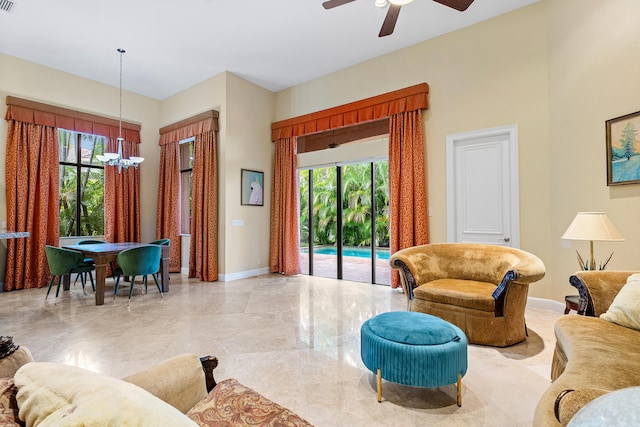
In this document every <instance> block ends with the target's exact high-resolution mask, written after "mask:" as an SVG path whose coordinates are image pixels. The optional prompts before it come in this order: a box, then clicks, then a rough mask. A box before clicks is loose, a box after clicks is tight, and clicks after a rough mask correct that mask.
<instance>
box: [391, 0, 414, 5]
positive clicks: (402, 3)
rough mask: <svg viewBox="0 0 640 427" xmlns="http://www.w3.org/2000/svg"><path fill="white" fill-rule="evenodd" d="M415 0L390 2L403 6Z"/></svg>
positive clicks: (393, 0) (392, 0) (394, 0)
mask: <svg viewBox="0 0 640 427" xmlns="http://www.w3.org/2000/svg"><path fill="white" fill-rule="evenodd" d="M412 1H413V0H389V3H391V4H395V5H398V6H402V5H404V4H408V3H411V2H412Z"/></svg>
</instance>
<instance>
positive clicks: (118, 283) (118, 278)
mask: <svg viewBox="0 0 640 427" xmlns="http://www.w3.org/2000/svg"><path fill="white" fill-rule="evenodd" d="M118 285H120V276H118V277H116V288H115V289H114V290H113V300H114V301H115V300H116V295H118Z"/></svg>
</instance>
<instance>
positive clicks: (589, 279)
mask: <svg viewBox="0 0 640 427" xmlns="http://www.w3.org/2000/svg"><path fill="white" fill-rule="evenodd" d="M634 273H638V272H637V271H607V270H587V271H578V272H577V273H575V274H574V275H573V276H571V277H570V278H569V283H570V284H571V286H573V287H575V288H576V289H578V294H579V295H580V302H579V305H578V314H583V315H586V316H596V317H598V316H600V315H601V314H602V313H604V312H606V311H607V309H608V308H609V306H610V305H611V303H612V302H613V299H614V298H615V297H616V295H618V292H619V291H620V289H622V287H623V286H624V285H625V284H626V283H627V278H628V277H629V276H630V275H632V274H634Z"/></svg>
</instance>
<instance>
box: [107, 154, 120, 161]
mask: <svg viewBox="0 0 640 427" xmlns="http://www.w3.org/2000/svg"><path fill="white" fill-rule="evenodd" d="M104 157H106V158H107V159H109V160H114V159H117V158H118V157H120V155H119V154H118V153H104Z"/></svg>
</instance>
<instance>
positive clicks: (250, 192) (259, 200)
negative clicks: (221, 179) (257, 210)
mask: <svg viewBox="0 0 640 427" xmlns="http://www.w3.org/2000/svg"><path fill="white" fill-rule="evenodd" d="M240 185H241V191H240V196H241V199H240V204H242V205H248V206H263V205H264V203H263V197H264V173H263V172H259V171H252V170H249V169H241V178H240Z"/></svg>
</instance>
